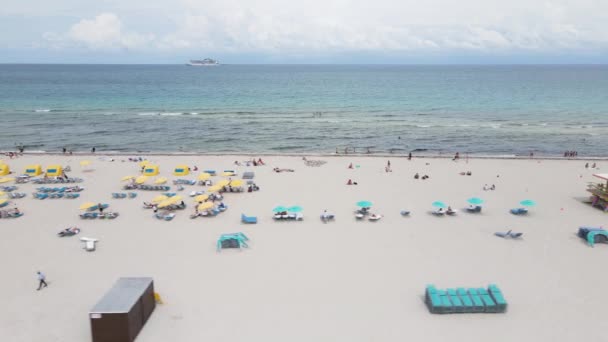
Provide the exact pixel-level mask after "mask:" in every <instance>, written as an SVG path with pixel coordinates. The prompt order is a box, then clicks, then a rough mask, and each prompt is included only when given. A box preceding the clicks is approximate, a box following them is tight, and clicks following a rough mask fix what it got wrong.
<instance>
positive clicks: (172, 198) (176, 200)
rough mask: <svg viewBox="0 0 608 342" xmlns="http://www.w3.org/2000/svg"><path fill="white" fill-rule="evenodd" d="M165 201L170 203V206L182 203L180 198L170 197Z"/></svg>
mask: <svg viewBox="0 0 608 342" xmlns="http://www.w3.org/2000/svg"><path fill="white" fill-rule="evenodd" d="M167 201H169V202H171V204H175V203H177V202H181V201H182V196H179V195H178V196H171V197H169V199H168V200H167Z"/></svg>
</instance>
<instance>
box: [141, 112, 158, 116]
mask: <svg viewBox="0 0 608 342" xmlns="http://www.w3.org/2000/svg"><path fill="white" fill-rule="evenodd" d="M137 115H139V116H151V115H158V113H152V112H144V113H138V114H137Z"/></svg>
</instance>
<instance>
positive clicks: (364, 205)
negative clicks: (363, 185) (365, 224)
mask: <svg viewBox="0 0 608 342" xmlns="http://www.w3.org/2000/svg"><path fill="white" fill-rule="evenodd" d="M357 206H358V207H361V208H369V207H371V206H372V202H370V201H359V202H357Z"/></svg>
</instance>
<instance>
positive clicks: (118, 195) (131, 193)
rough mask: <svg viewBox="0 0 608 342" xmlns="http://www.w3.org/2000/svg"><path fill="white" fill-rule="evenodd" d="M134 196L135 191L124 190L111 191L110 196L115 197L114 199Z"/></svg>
mask: <svg viewBox="0 0 608 342" xmlns="http://www.w3.org/2000/svg"><path fill="white" fill-rule="evenodd" d="M127 197H128V198H135V197H137V193H136V192H129V193H128V194H127V193H125V192H113V193H112V198H116V199H123V198H127Z"/></svg>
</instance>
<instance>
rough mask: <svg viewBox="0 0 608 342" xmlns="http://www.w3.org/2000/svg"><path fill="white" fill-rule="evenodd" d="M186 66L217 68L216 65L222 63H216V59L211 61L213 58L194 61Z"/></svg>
mask: <svg viewBox="0 0 608 342" xmlns="http://www.w3.org/2000/svg"><path fill="white" fill-rule="evenodd" d="M186 65H190V66H216V65H220V62H218V61H216V60H215V59H211V58H205V59H192V60H190V62H189V63H187V64H186Z"/></svg>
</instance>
